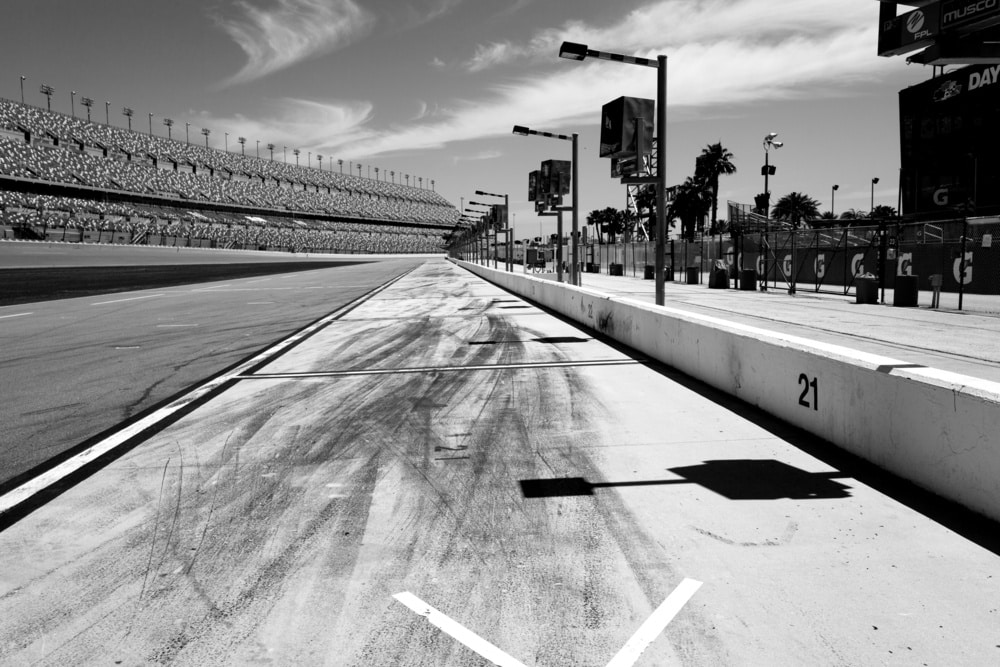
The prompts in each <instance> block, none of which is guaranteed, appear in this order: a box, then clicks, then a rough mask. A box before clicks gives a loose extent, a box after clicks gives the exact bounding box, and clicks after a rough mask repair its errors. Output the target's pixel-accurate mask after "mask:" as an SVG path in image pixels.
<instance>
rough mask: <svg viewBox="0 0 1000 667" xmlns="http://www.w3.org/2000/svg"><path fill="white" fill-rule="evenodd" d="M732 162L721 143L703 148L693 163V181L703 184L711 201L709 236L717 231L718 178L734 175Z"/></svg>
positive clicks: (734, 167) (727, 151)
mask: <svg viewBox="0 0 1000 667" xmlns="http://www.w3.org/2000/svg"><path fill="white" fill-rule="evenodd" d="M732 160H733V154H732V153H731V152H730V151H729V149H728V148H725V147H724V146H723V145H722V142H718V143H714V144H709V145H708V146H706V147H705V148H703V149H702V151H701V155H699V156H698V159H697V160H696V161H695V181H697V182H700V183H703V184H704V187H705V189H706V191H707V194H708V197H709V199H710V201H711V207H712V208H711V210H712V217H711V219H710V220H711V226H710V227H709V233H710V234H715V233H717V232H718V231H719V215H718V214H719V177H720V176H729V175H732V174H735V173H736V165H734V164H733V162H732Z"/></svg>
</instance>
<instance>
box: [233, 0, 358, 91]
mask: <svg viewBox="0 0 1000 667" xmlns="http://www.w3.org/2000/svg"><path fill="white" fill-rule="evenodd" d="M236 7H238V8H239V11H240V15H239V16H225V17H221V16H220V17H217V18H216V21H217V23H218V24H219V26H220V27H221V28H222V29H223V30H224V31H225V32H227V33H228V34H229V36H230V37H232V38H233V40H234V41H235V42H236V43H237V44H239V46H240V48H242V49H243V51H244V53H246V56H247V62H246V64H245V65H244V66H243V68H242V69H241V70H240V71H239V72H237V73H236V74H234V75H233V76H232V77H230V78H229V79H227V80H226V81H225V82H224V84H223V85H231V84H235V83H244V82H246V81H251V80H254V79H258V78H260V77H263V76H266V75H268V74H271V73H272V72H276V71H278V70H281V69H284V68H286V67H289V66H291V65H293V64H295V63H297V62H299V61H302V60H305V59H308V58H312V57H315V56H318V55H322V54H325V53H330V52H331V51H335V50H337V49H340V48H343V47H344V46H347V45H348V44H350V43H352V42H354V41H356V40H357V39H359V38H361V37H363V36H364V35H365V34H367V33H368V32H369V31H370V30H371V28H372V25H373V23H374V17H373V15H372V14H370V13H369V12H368V11H366V10H365V9H363V8H362V7H360V6H359V5H358V3H357V2H355V0H277V1H276V3H273V5H272V6H270V7H268V8H266V9H264V8H260V7H257V6H255V5H253V4H251V3H250V2H249V1H248V0H239V2H237V3H236Z"/></svg>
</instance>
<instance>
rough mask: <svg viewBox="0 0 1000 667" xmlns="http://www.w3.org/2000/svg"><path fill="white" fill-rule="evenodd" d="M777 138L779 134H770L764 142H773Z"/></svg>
mask: <svg viewBox="0 0 1000 667" xmlns="http://www.w3.org/2000/svg"><path fill="white" fill-rule="evenodd" d="M776 136H778V133H777V132H768V133H767V136H766V137H764V141H767V142H771V141H772V140H773V139H774V138H775V137H776Z"/></svg>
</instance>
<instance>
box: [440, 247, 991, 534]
mask: <svg viewBox="0 0 1000 667" xmlns="http://www.w3.org/2000/svg"><path fill="white" fill-rule="evenodd" d="M456 264H458V265H460V266H462V267H465V268H466V269H468V270H470V271H472V272H473V273H475V274H477V275H479V276H481V277H483V278H485V279H486V280H488V281H490V282H492V283H494V284H496V285H499V286H500V287H503V288H504V289H507V290H509V291H511V292H514V293H515V294H518V295H521V296H523V297H525V298H527V299H530V300H532V301H534V302H536V303H539V304H541V305H542V306H545V307H547V308H549V309H551V310H553V311H555V312H557V313H560V314H562V315H564V316H566V317H568V318H570V319H572V320H574V321H576V322H578V323H580V324H582V325H584V326H587V327H589V328H591V329H594V330H597V331H600V332H602V333H604V334H606V335H608V336H610V337H612V338H614V339H615V340H617V341H619V342H621V343H623V344H625V345H628V346H629V347H632V348H633V349H635V350H638V351H639V352H642V353H643V354H646V355H648V356H650V357H651V358H654V359H657V360H658V361H661V362H663V363H665V364H667V365H669V366H671V367H673V368H676V369H678V370H680V371H682V372H684V373H686V374H688V375H690V376H692V377H694V378H696V379H698V380H701V381H703V382H705V383H707V384H709V385H711V386H713V387H716V388H718V389H720V390H722V391H725V392H728V393H730V394H732V395H733V396H735V397H737V398H739V399H741V400H743V401H746V402H747V403H749V404H751V405H754V406H757V407H760V408H762V409H763V410H766V411H767V412H769V413H771V414H773V415H775V416H776V417H779V418H780V419H782V420H784V421H786V422H788V423H790V424H794V425H795V426H798V427H801V428H803V429H805V430H806V431H808V432H810V433H813V434H814V435H817V436H819V437H821V438H823V439H824V440H827V441H829V442H831V443H833V444H835V445H837V446H838V447H841V448H843V449H845V450H847V451H849V452H852V453H853V454H856V455H858V456H860V457H862V458H864V459H866V460H868V461H870V462H872V463H874V464H876V465H878V466H880V467H882V468H884V469H886V470H888V471H890V472H892V473H894V474H896V475H899V476H900V477H902V478H904V479H907V480H910V481H912V482H914V483H915V484H917V485H919V486H922V487H924V488H926V489H929V490H930V491H933V492H934V493H937V494H938V495H940V496H942V497H945V498H948V499H951V500H954V501H956V502H958V503H961V504H962V505H965V506H966V507H969V508H971V509H973V510H975V511H978V512H981V513H983V514H985V515H986V516H989V517H991V518H992V519H994V520H1000V437H998V434H1000V383H996V382H991V381H988V380H981V379H978V378H973V377H969V376H964V375H959V374H957V373H951V372H948V371H942V370H938V369H934V368H927V367H923V366H920V365H916V364H912V363H907V362H905V361H901V360H898V359H892V358H889V357H883V356H881V355H875V354H869V353H866V352H859V351H857V350H852V349H849V348H846V347H841V346H838V345H831V344H827V343H821V342H818V341H813V340H809V339H805V338H800V337H797V336H791V335H786V334H782V333H777V332H773V331H766V330H763V329H758V328H756V327H751V326H746V325H742V324H738V323H734V322H728V321H726V320H723V319H720V318H716V317H711V316H707V315H701V314H698V313H691V312H687V311H683V310H678V309H675V308H668V307H657V306H654V305H651V304H646V303H641V302H638V301H633V300H631V299H627V298H619V297H612V296H609V295H607V294H604V293H602V292H598V291H596V290H591V289H588V288H582V287H574V286H572V285H567V284H564V283H554V282H551V281H546V280H538V279H536V278H533V277H531V276H527V275H521V274H516V273H507V272H504V271H497V270H494V269H491V268H486V267H482V266H479V265H477V264H471V263H468V262H456Z"/></svg>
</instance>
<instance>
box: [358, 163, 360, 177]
mask: <svg viewBox="0 0 1000 667" xmlns="http://www.w3.org/2000/svg"><path fill="white" fill-rule="evenodd" d="M358 178H361V165H360V164H359V165H358Z"/></svg>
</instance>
